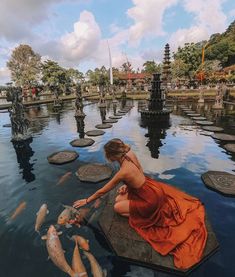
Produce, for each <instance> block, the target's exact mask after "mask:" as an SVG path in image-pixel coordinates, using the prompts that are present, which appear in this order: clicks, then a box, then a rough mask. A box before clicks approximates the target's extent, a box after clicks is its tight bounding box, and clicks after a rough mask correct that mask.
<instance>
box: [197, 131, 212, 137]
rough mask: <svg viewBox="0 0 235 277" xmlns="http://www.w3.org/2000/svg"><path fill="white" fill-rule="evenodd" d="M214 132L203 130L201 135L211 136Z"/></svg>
mask: <svg viewBox="0 0 235 277" xmlns="http://www.w3.org/2000/svg"><path fill="white" fill-rule="evenodd" d="M213 134H214V133H213V132H209V131H202V132H200V135H203V136H208V137H211V136H212V135H213Z"/></svg>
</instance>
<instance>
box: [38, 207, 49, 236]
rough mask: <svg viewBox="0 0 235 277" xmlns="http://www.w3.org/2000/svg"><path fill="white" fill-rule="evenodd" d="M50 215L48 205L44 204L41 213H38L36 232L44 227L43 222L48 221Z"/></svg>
mask: <svg viewBox="0 0 235 277" xmlns="http://www.w3.org/2000/svg"><path fill="white" fill-rule="evenodd" d="M48 213H49V211H48V209H47V204H43V205H42V206H41V208H40V209H39V211H38V212H37V218H36V223H35V228H34V229H35V231H36V232H39V229H40V227H41V226H42V224H43V222H44V221H45V219H46V215H47V214H48Z"/></svg>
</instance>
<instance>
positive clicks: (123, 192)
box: [117, 185, 128, 194]
mask: <svg viewBox="0 0 235 277" xmlns="http://www.w3.org/2000/svg"><path fill="white" fill-rule="evenodd" d="M117 192H118V193H119V194H126V193H127V192H128V188H127V185H123V186H121V187H120V188H119V189H118V190H117Z"/></svg>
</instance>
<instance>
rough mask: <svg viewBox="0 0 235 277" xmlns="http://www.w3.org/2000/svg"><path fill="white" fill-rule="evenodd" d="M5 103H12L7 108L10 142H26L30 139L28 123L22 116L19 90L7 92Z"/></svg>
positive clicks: (22, 109)
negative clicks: (10, 134)
mask: <svg viewBox="0 0 235 277" xmlns="http://www.w3.org/2000/svg"><path fill="white" fill-rule="evenodd" d="M7 101H11V102H12V106H11V107H10V108H9V114H10V119H11V126H12V128H11V130H12V141H21V140H26V139H28V138H30V137H31V135H30V134H29V132H28V127H29V121H28V119H26V118H25V115H24V106H23V104H22V90H21V88H12V87H11V88H10V89H9V90H8V92H7Z"/></svg>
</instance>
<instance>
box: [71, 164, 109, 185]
mask: <svg viewBox="0 0 235 277" xmlns="http://www.w3.org/2000/svg"><path fill="white" fill-rule="evenodd" d="M112 173H113V170H112V169H111V168H110V167H109V166H107V165H103V164H99V163H93V164H87V165H83V166H81V167H79V169H78V170H77V172H76V175H77V177H78V178H79V180H80V181H82V182H91V183H98V182H101V181H104V180H106V179H109V178H110V177H111V176H112Z"/></svg>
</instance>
